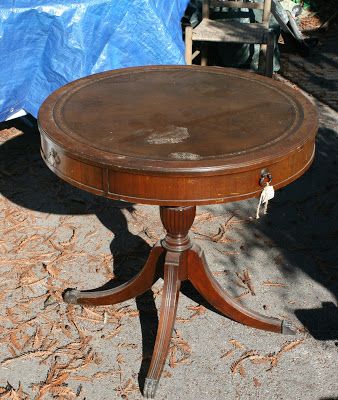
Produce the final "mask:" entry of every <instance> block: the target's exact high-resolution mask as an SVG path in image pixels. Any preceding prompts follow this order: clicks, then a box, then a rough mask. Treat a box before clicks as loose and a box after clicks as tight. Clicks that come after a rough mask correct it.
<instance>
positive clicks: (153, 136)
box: [145, 126, 190, 144]
mask: <svg viewBox="0 0 338 400" xmlns="http://www.w3.org/2000/svg"><path fill="white" fill-rule="evenodd" d="M149 133H150V132H149ZM189 136H190V135H189V132H188V129H187V128H184V127H182V126H168V127H167V128H166V129H165V130H163V131H160V132H158V131H155V130H152V131H151V133H150V134H149V136H148V137H147V138H145V141H146V142H147V143H149V144H174V143H181V142H183V141H184V140H186V139H188V137H189Z"/></svg>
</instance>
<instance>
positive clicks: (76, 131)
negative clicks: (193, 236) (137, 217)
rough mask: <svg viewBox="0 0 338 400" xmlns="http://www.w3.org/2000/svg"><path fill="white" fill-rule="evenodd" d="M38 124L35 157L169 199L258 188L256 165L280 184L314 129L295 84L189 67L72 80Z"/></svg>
mask: <svg viewBox="0 0 338 400" xmlns="http://www.w3.org/2000/svg"><path fill="white" fill-rule="evenodd" d="M39 123H40V131H41V133H42V153H43V156H44V158H45V160H46V162H47V164H48V165H49V167H50V168H51V169H52V170H53V171H54V172H56V173H57V174H58V175H60V176H61V177H62V178H64V179H66V180H69V181H70V182H71V183H73V184H75V185H77V186H79V187H82V188H84V189H86V190H89V191H92V192H94V193H97V194H101V195H104V196H106V197H112V198H118V199H124V200H129V201H134V202H139V203H149V204H169V205H187V204H189V205H193V204H210V203H219V202H225V201H233V200H238V199H243V198H247V197H252V196H257V195H258V194H259V193H260V191H261V187H260V186H259V184H258V182H259V178H260V173H261V170H262V169H263V168H264V169H268V171H269V172H270V173H271V174H272V177H273V184H274V186H275V187H276V188H278V187H281V186H284V185H285V184H287V183H289V182H291V181H292V180H294V179H296V178H297V177H298V176H299V175H301V174H302V173H303V172H304V171H305V170H306V169H307V168H308V166H309V165H310V163H311V161H312V158H313V154H314V137H315V133H316V131H317V115H316V111H315V108H314V106H313V105H312V103H311V102H310V101H309V100H308V99H307V98H306V97H304V96H303V95H302V94H301V93H300V92H296V91H295V90H293V89H291V88H289V87H287V86H286V85H284V84H281V83H280V82H277V81H274V80H271V79H268V78H266V77H262V76H259V75H256V74H252V73H247V72H240V71H238V70H233V69H223V68H217V67H207V68H205V67H197V66H193V67H191V66H155V67H143V68H127V69H122V70H116V71H109V72H106V73H101V74H97V75H92V76H89V77H86V78H83V79H80V80H78V81H75V82H73V83H70V84H69V85H66V86H64V87H63V88H61V89H59V90H58V91H56V92H54V93H53V94H52V95H51V96H50V97H49V98H48V99H47V100H46V102H45V103H44V104H43V106H42V108H41V110H40V114H39ZM178 187H179V190H178Z"/></svg>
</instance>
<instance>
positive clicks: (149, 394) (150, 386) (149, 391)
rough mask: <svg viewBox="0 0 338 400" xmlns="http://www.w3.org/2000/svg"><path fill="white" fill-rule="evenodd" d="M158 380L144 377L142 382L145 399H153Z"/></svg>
mask: <svg viewBox="0 0 338 400" xmlns="http://www.w3.org/2000/svg"><path fill="white" fill-rule="evenodd" d="M157 385H158V380H156V379H149V378H146V380H145V382H144V391H143V394H144V397H145V398H147V399H153V398H154V397H155V393H156V389H157Z"/></svg>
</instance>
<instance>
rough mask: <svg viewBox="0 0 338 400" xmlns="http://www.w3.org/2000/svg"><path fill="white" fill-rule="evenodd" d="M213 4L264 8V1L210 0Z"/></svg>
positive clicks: (230, 6)
mask: <svg viewBox="0 0 338 400" xmlns="http://www.w3.org/2000/svg"><path fill="white" fill-rule="evenodd" d="M210 5H211V6H216V7H227V8H251V9H257V10H263V8H264V4H263V3H249V2H244V1H234V0H232V1H222V0H210Z"/></svg>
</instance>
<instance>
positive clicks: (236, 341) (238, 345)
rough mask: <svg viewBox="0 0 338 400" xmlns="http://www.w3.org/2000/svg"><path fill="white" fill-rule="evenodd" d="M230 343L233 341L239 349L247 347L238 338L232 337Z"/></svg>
mask: <svg viewBox="0 0 338 400" xmlns="http://www.w3.org/2000/svg"><path fill="white" fill-rule="evenodd" d="M229 343H231V344H232V345H233V346H235V347H236V348H237V349H242V350H244V349H245V346H244V345H243V344H242V343H240V342H239V341H238V340H236V339H230V340H229Z"/></svg>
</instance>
